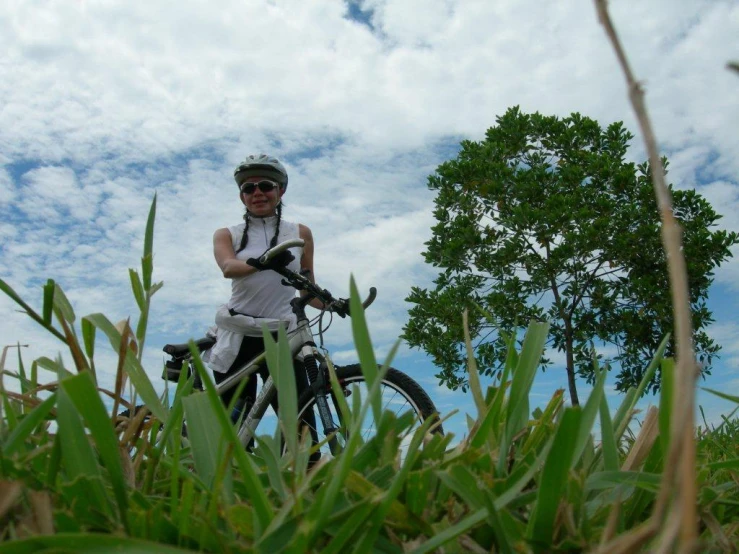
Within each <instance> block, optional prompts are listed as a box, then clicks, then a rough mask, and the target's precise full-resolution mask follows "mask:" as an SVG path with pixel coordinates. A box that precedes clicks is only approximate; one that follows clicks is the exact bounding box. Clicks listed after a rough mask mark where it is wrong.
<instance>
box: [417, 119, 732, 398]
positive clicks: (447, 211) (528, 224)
mask: <svg viewBox="0 0 739 554" xmlns="http://www.w3.org/2000/svg"><path fill="white" fill-rule="evenodd" d="M632 138H633V135H632V134H631V133H630V132H629V131H628V130H627V129H625V128H624V126H623V124H622V123H621V122H616V123H612V124H610V125H608V127H606V128H601V126H600V125H599V124H598V122H596V121H594V120H592V119H590V118H588V117H584V116H581V115H580V114H578V113H574V114H572V115H570V116H569V117H566V118H561V119H560V118H558V117H555V116H544V115H541V114H539V113H534V114H525V113H522V112H521V111H520V109H519V108H518V107H514V108H510V109H509V110H508V111H507V112H506V113H505V114H504V115H503V116H501V117H498V118H496V125H495V126H493V127H491V128H490V129H488V131H487V133H486V135H485V139H484V140H482V141H480V142H474V141H463V142H462V143H461V150H460V152H459V154H458V155H457V157H456V158H455V159H452V160H449V161H447V162H445V163H443V164H441V165H440V166H439V167H438V168H437V169H436V172H435V173H434V174H433V175H431V176H430V177H429V178H428V186H429V188H430V189H432V190H434V191H436V192H437V196H436V199H435V210H434V216H435V218H436V220H437V223H436V224H435V225H434V227H433V228H432V231H433V236H432V238H431V240H430V241H428V242H427V243H426V246H427V250H426V252H425V253H424V256H425V259H426V262H427V263H429V264H431V265H433V266H434V267H438V268H439V270H440V273H439V275H438V277H437V278H436V279H435V280H434V285H435V286H434V287H432V288H429V289H423V288H420V287H414V288H413V289H412V291H411V293H410V295H409V296H408V297H407V298H406V300H407V301H408V302H410V303H412V304H413V306H412V307H411V309H410V310H409V321H408V323H407V324H406V326H405V328H404V337H405V339H406V340H407V341H408V343H409V344H410V345H411V346H414V347H419V348H422V349H423V350H425V351H426V352H428V353H429V354H430V355H431V356H432V357H433V360H434V363H435V364H436V365H437V366H438V367H439V368H440V372H439V373H438V375H437V376H438V377H439V378H440V380H441V381H442V382H443V383H446V384H447V385H448V386H450V387H451V388H457V387H459V386H465V384H466V351H465V348H464V342H463V341H464V339H463V328H462V310H463V309H464V308H468V309H469V315H470V317H469V328H470V332H471V336H472V338H473V345H474V349H475V358H476V361H477V364H478V367H479V369H480V371H481V372H482V373H483V374H486V375H493V374H495V372H496V371H497V370H498V369H499V368H500V367H501V364H502V361H503V356H504V355H505V337H506V336H507V335H508V336H510V335H511V333H514V336H515V332H516V331H517V330H518V329H519V328H521V327H522V326H525V325H526V324H527V323H528V321H529V320H530V319H547V320H549V321H550V323H551V330H550V338H549V340H550V345H551V346H553V347H554V348H555V349H556V350H557V351H560V352H562V353H564V357H565V359H566V369H567V377H568V387H569V391H570V398H571V401H572V403H573V404H578V403H579V401H578V396H577V387H576V376H578V375H579V376H580V377H582V378H585V379H588V380H590V379H592V377H593V371H594V370H593V362H592V351H591V345H593V344H600V345H602V344H603V343H605V344H607V345H612V346H611V348H609V349H608V351H609V352H613V354H612V355H609V356H607V358H608V360H609V361H610V362H612V364H613V367H614V368H618V373H617V377H616V387H617V388H618V389H620V390H625V389H626V388H628V387H629V386H632V385H634V384H636V383H638V382H639V381H640V379H641V376H642V375H643V372H644V370H645V369H646V366H647V364H648V361H649V359H651V357H652V356H653V355H654V353H655V351H656V349H657V347H658V345H659V343H660V342H661V340H662V339H663V338H664V336H665V335H666V334H667V333H668V332H670V331H671V330H672V326H673V314H672V305H671V298H670V289H669V283H668V276H667V266H666V260H665V254H664V251H663V249H662V244H661V239H660V226H661V222H660V218H659V214H658V211H657V208H656V201H655V198H654V192H653V187H652V183H651V176H650V168H649V165H648V163H643V164H638V165H636V164H634V163H631V162H627V161H626V153H627V149H628V146H629V142H630V141H631V139H632ZM664 165H665V167H667V160H666V159H665V160H664ZM670 188H671V192H672V195H673V202H674V213H675V216H676V218H677V219H678V221H679V222H680V224H681V226H682V227H683V231H684V236H683V248H684V252H685V257H686V260H687V265H688V277H689V287H690V300H691V307H692V310H693V325H694V329H695V332H694V340H695V350H696V353H697V355H698V358H699V361H700V363H701V368H702V371H704V372H707V373H709V372H710V369H711V364H712V361H713V358H714V356H715V355H716V353H717V352H718V350H719V349H720V346H719V345H718V344H716V343H715V342H714V341H713V340H712V339H711V338H710V337H709V336H708V335H707V334H706V333H705V330H704V329H705V327H706V326H707V325H708V324H709V323H710V322H711V321H712V314H711V312H710V311H709V310H708V308H707V307H706V300H707V296H708V289H709V286H710V285H711V283H712V281H713V271H714V269H715V267H716V266H718V265H719V264H721V262H723V261H724V260H726V259H727V258H729V257H730V256H731V252H730V248H731V246H732V245H734V244H737V243H739V236H737V234H736V233H728V232H726V231H723V230H719V229H716V228H715V227H716V222H717V221H718V220H719V219H720V218H721V216H720V215H718V214H717V213H716V212H715V211H714V209H713V208H712V207H711V205H710V204H709V203H708V202H707V201H706V200H705V199H704V198H703V197H702V196H701V195H700V194H698V193H697V192H696V191H695V190H692V189H673V188H672V186H671V187H670ZM672 348H673V346H672V344H670V345H669V346H668V350H667V355H670V354H671V353H672ZM548 363H549V361H548V360H546V359H544V360H542V364H543V366H544V367H545V366H546V365H547V364H548ZM659 383H660V380H659V374H658V375H657V376H656V377H655V380H653V382H652V383H651V385H650V387H651V389H652V390H656V389H658V388H659Z"/></svg>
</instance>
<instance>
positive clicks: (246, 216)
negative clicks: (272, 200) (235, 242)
mask: <svg viewBox="0 0 739 554" xmlns="http://www.w3.org/2000/svg"><path fill="white" fill-rule="evenodd" d="M250 220H251V215H250V214H249V210H246V211H245V212H244V223H245V225H244V234H243V235H241V244H239V249H238V250H237V251H236V254H238V253H239V252H241V251H242V250H243V249H244V248H246V243H247V242H249V222H250ZM280 223H282V202H280V203H279V204H277V225H275V235H274V236H273V237H272V240H270V241H269V247H270V248H274V247H275V246H277V237H279V235H280Z"/></svg>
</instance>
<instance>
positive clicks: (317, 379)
mask: <svg viewBox="0 0 739 554" xmlns="http://www.w3.org/2000/svg"><path fill="white" fill-rule="evenodd" d="M301 355H302V358H303V365H304V367H305V371H306V373H307V374H308V383H309V386H310V388H311V390H312V391H313V396H314V397H315V399H316V406H317V407H318V415H319V417H320V418H321V424H322V425H323V432H324V433H325V436H327V437H329V441H328V444H329V448H330V449H331V453H332V454H334V455H336V454H337V453H338V450H340V446H339V443H338V441H337V440H336V432H337V431H338V430H339V428H338V427H337V426H336V422H334V419H333V416H332V415H331V409H330V408H329V404H328V394H326V390H327V387H328V383H327V382H326V373H327V372H326V371H325V368H324V367H323V365H324V364H325V363H326V362H325V361H323V360H322V361H321V362H320V366H319V359H320V358H321V357H320V354H319V353H318V351H317V350H316V349H315V348H314V347H312V346H309V345H305V346H303V348H302V350H301Z"/></svg>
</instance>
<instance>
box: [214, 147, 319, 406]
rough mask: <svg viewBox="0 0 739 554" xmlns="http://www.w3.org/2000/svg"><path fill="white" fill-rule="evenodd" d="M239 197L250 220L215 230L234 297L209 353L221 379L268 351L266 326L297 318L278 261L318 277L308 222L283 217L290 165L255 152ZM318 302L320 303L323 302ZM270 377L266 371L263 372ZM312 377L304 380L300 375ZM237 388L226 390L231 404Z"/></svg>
mask: <svg viewBox="0 0 739 554" xmlns="http://www.w3.org/2000/svg"><path fill="white" fill-rule="evenodd" d="M234 179H235V180H236V184H237V185H238V187H239V199H240V200H241V202H242V203H243V204H244V206H245V208H246V211H245V213H244V222H243V223H240V224H238V225H233V226H231V227H224V228H222V229H218V230H217V231H216V232H215V234H214V235H213V253H214V255H215V259H216V263H217V264H218V267H220V268H221V271H222V272H223V276H224V277H225V278H226V279H231V298H230V300H229V301H228V304H226V305H224V306H221V308H220V309H219V310H218V313H217V314H216V326H217V327H218V331H217V342H216V344H215V346H214V347H213V349H212V350H211V351H210V352H209V354H208V356H207V361H208V362H209V366H210V368H211V369H212V370H213V373H214V377H215V380H216V382H217V383H220V382H222V381H223V380H224V379H225V378H226V377H228V376H229V375H231V374H232V373H233V372H235V371H236V370H237V369H239V368H240V367H242V366H243V365H244V363H245V362H247V361H248V360H249V359H251V358H253V357H254V356H256V355H258V354H259V353H261V352H263V351H264V341H263V339H262V327H263V325H267V327H268V328H269V330H270V331H272V332H273V335H275V336H276V331H277V328H278V327H279V325H280V324H284V325H285V327H286V328H287V329H288V330H289V329H291V328H292V327H293V326H294V324H295V316H294V314H293V313H292V309H291V306H290V301H291V300H292V299H293V298H294V297H295V289H294V288H292V287H287V286H284V285H283V284H282V282H281V281H282V277H281V276H280V275H279V274H278V273H276V272H275V271H264V270H267V269H271V268H275V267H288V268H289V269H291V270H293V271H296V272H298V271H303V272H308V275H309V278H310V279H311V280H313V235H312V234H311V231H310V229H309V228H308V227H306V226H305V225H302V224H300V223H292V222H290V221H286V220H284V219H283V218H282V210H283V205H282V196H283V195H284V194H285V191H286V190H287V183H288V176H287V171H286V169H285V167H284V166H283V165H282V164H281V163H280V162H279V161H278V160H277V159H276V158H273V157H272V156H268V155H266V154H259V155H250V156H247V157H246V159H245V160H244V161H243V162H242V163H241V164H239V166H238V167H236V169H235V170H234ZM297 238H300V239H303V241H304V242H305V244H304V246H303V247H302V248H291V249H290V250H286V251H284V252H283V253H282V254H280V255H279V256H277V258H274V259H272V260H270V262H269V263H268V264H267V265H266V266H265V265H264V264H261V263H260V262H259V261H258V259H259V257H260V256H261V255H262V254H263V253H264V252H265V251H266V250H268V249H270V248H272V247H274V246H276V245H277V244H279V243H281V242H284V241H286V240H290V239H297ZM317 307H318V306H317ZM296 376H298V379H299V382H298V383H297V385H298V390H303V388H304V387H306V386H307V380H306V379H305V375H304V372H296ZM263 377H264V375H263ZM301 377H302V380H304V381H306V382H305V383H301V382H300V380H301ZM256 386H257V383H256V379H250V382H249V383H247V385H246V387H245V390H244V393H243V394H242V395H241V401H240V402H238V403H237V410H235V413H234V416H235V417H238V414H239V413H240V412H241V410H243V409H244V407H245V404H246V403H249V402H253V399H254V398H255V396H256ZM234 391H235V389H231V390H229V391H227V392H226V393H225V394H224V395H223V397H222V398H223V401H224V403H226V404H227V405H228V403H229V402H230V401H231V398H232V396H233V393H234Z"/></svg>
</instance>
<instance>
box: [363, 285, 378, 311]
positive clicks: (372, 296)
mask: <svg viewBox="0 0 739 554" xmlns="http://www.w3.org/2000/svg"><path fill="white" fill-rule="evenodd" d="M375 298H377V289H376V288H375V287H370V291H369V296H368V297H367V298H365V300H364V302H362V307H363V308H364V309H365V310H366V309H367V308H369V306H370V304H372V302H374V301H375Z"/></svg>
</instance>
